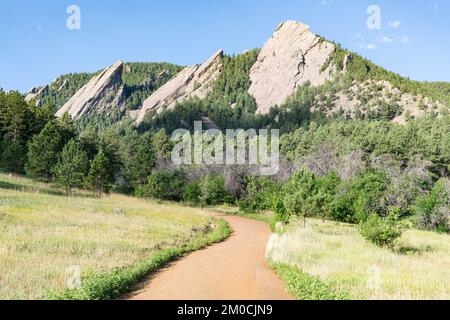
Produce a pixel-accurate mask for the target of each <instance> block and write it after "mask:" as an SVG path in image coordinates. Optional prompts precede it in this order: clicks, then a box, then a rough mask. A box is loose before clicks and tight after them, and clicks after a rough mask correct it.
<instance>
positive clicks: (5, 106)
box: [0, 92, 35, 143]
mask: <svg viewBox="0 0 450 320" xmlns="http://www.w3.org/2000/svg"><path fill="white" fill-rule="evenodd" d="M0 100H1V101H0V129H1V131H2V134H3V136H6V137H8V138H9V139H10V140H12V141H17V140H19V141H21V142H22V143H26V142H27V141H28V139H29V138H30V136H31V135H32V132H31V131H32V126H33V123H34V121H35V115H34V113H33V111H32V109H31V108H30V106H29V105H28V104H27V102H26V101H25V99H24V98H23V96H22V95H21V94H20V93H18V92H11V93H8V94H2V97H1V98H0Z"/></svg>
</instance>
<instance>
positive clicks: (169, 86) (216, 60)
mask: <svg viewBox="0 0 450 320" xmlns="http://www.w3.org/2000/svg"><path fill="white" fill-rule="evenodd" d="M222 58H223V50H219V51H217V52H216V53H215V54H214V55H213V56H212V57H211V58H209V59H208V61H206V62H205V63H203V64H202V65H193V66H190V67H187V68H185V69H183V70H182V71H181V72H180V73H179V74H177V75H176V76H175V77H174V78H173V79H172V80H170V81H169V82H167V83H166V84H165V85H163V86H162V87H161V88H159V90H157V91H156V92H155V93H153V94H152V95H151V96H150V97H149V98H148V99H147V100H145V101H144V103H143V105H142V108H141V109H140V111H139V112H138V113H137V114H136V115H135V117H136V122H137V123H140V122H142V121H143V120H144V118H145V115H146V114H147V113H148V112H150V111H155V112H158V113H159V112H161V111H163V110H165V109H170V108H173V107H174V106H175V105H176V104H177V102H181V101H183V100H186V99H189V98H193V97H197V98H200V99H202V98H205V97H206V95H207V94H208V93H209V92H210V91H211V90H212V87H213V85H214V82H215V80H216V79H217V78H218V76H219V74H220V71H221V66H222Z"/></svg>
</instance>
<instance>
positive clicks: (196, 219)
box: [0, 174, 210, 299]
mask: <svg viewBox="0 0 450 320" xmlns="http://www.w3.org/2000/svg"><path fill="white" fill-rule="evenodd" d="M209 224H210V219H209V218H208V217H207V216H206V215H205V214H204V213H203V212H202V211H201V210H198V209H191V208H186V207H181V206H175V205H169V204H167V205H166V204H156V203H152V202H149V201H145V200H140V199H135V198H129V197H125V196H121V195H111V196H106V197H104V198H101V199H100V198H96V197H93V196H92V195H90V194H88V193H79V194H77V195H75V196H72V197H66V196H64V194H63V193H61V192H60V191H58V190H57V189H52V188H51V187H49V186H48V185H45V184H41V183H36V182H32V181H30V180H28V179H23V178H17V177H9V176H7V175H3V174H0V299H42V298H45V296H46V293H47V292H48V291H60V290H61V291H62V290H64V289H65V288H66V280H67V277H69V276H70V274H68V273H67V272H68V268H71V267H79V268H80V269H81V271H82V273H83V276H88V275H90V274H96V273H99V272H107V271H109V270H112V269H114V268H120V267H128V266H131V265H134V264H136V263H138V262H140V261H141V260H142V259H145V258H148V257H149V256H150V255H152V254H153V253H156V252H158V251H160V250H161V249H165V248H169V247H178V246H183V245H186V244H188V243H190V242H191V241H192V240H193V239H195V238H196V237H197V236H198V235H200V234H203V233H204V232H205V230H206V229H207V228H208V226H209Z"/></svg>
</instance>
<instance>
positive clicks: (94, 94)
mask: <svg viewBox="0 0 450 320" xmlns="http://www.w3.org/2000/svg"><path fill="white" fill-rule="evenodd" d="M123 65H124V63H123V61H118V62H116V63H115V64H114V65H112V66H111V67H109V68H107V69H105V70H104V71H103V72H101V73H100V74H99V75H97V76H95V77H94V78H92V79H91V80H90V81H89V82H88V83H87V84H86V85H85V86H83V87H82V88H81V89H80V90H78V92H77V93H76V94H75V95H74V96H73V97H72V98H71V99H70V100H69V101H68V102H67V103H66V104H65V105H64V106H63V107H62V108H61V109H59V110H58V112H57V113H56V116H57V117H62V116H63V115H64V114H65V113H66V112H67V113H69V115H70V116H71V117H72V119H74V120H78V119H80V118H81V117H83V116H85V115H88V114H89V113H91V112H92V111H94V110H95V111H96V112H102V111H105V110H106V109H108V108H110V107H111V108H115V109H117V108H119V109H120V108H123V104H124V90H123V84H122V72H123Z"/></svg>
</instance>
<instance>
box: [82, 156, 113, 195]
mask: <svg viewBox="0 0 450 320" xmlns="http://www.w3.org/2000/svg"><path fill="white" fill-rule="evenodd" d="M111 183H112V177H111V174H110V172H109V170H108V159H107V158H106V156H105V154H104V152H103V151H102V150H100V151H99V153H98V154H97V155H96V156H95V158H94V160H92V161H91V167H90V169H89V173H88V175H87V177H86V185H87V187H88V188H89V189H91V190H92V191H96V192H98V193H99V195H100V196H102V195H103V193H105V192H106V193H108V192H109V190H110V185H111Z"/></svg>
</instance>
